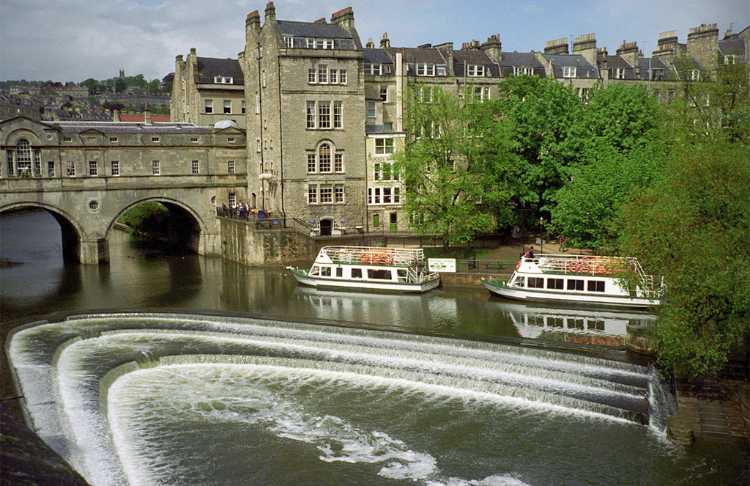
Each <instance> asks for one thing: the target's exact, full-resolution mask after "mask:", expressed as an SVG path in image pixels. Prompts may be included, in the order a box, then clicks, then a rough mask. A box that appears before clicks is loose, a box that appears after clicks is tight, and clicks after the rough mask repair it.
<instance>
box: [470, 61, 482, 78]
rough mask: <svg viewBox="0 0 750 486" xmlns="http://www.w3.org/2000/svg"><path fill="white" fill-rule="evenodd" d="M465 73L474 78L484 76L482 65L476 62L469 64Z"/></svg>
mask: <svg viewBox="0 0 750 486" xmlns="http://www.w3.org/2000/svg"><path fill="white" fill-rule="evenodd" d="M467 75H468V76H470V77H472V78H476V77H484V66H479V65H477V64H469V66H468V69H467Z"/></svg>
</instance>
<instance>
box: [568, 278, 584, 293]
mask: <svg viewBox="0 0 750 486" xmlns="http://www.w3.org/2000/svg"><path fill="white" fill-rule="evenodd" d="M568 290H581V291H583V280H577V279H574V278H569V279H568Z"/></svg>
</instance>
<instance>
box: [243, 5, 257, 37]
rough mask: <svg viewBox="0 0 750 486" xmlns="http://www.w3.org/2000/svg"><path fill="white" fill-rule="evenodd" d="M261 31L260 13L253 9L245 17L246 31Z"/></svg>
mask: <svg viewBox="0 0 750 486" xmlns="http://www.w3.org/2000/svg"><path fill="white" fill-rule="evenodd" d="M250 30H251V31H253V32H256V33H257V32H260V13H258V11H257V10H253V11H252V12H250V13H249V14H247V17H245V31H246V32H247V31H250Z"/></svg>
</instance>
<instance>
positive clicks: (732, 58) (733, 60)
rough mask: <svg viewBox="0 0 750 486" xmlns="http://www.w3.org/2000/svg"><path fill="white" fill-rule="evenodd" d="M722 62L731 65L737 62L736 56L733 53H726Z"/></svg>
mask: <svg viewBox="0 0 750 486" xmlns="http://www.w3.org/2000/svg"><path fill="white" fill-rule="evenodd" d="M724 64H726V65H727V66H728V65H731V64H737V58H736V57H735V56H734V55H727V56H724Z"/></svg>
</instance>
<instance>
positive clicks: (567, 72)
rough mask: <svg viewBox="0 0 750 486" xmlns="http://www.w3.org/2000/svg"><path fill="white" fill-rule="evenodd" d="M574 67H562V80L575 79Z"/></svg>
mask: <svg viewBox="0 0 750 486" xmlns="http://www.w3.org/2000/svg"><path fill="white" fill-rule="evenodd" d="M575 77H576V67H575V66H563V78H575Z"/></svg>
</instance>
